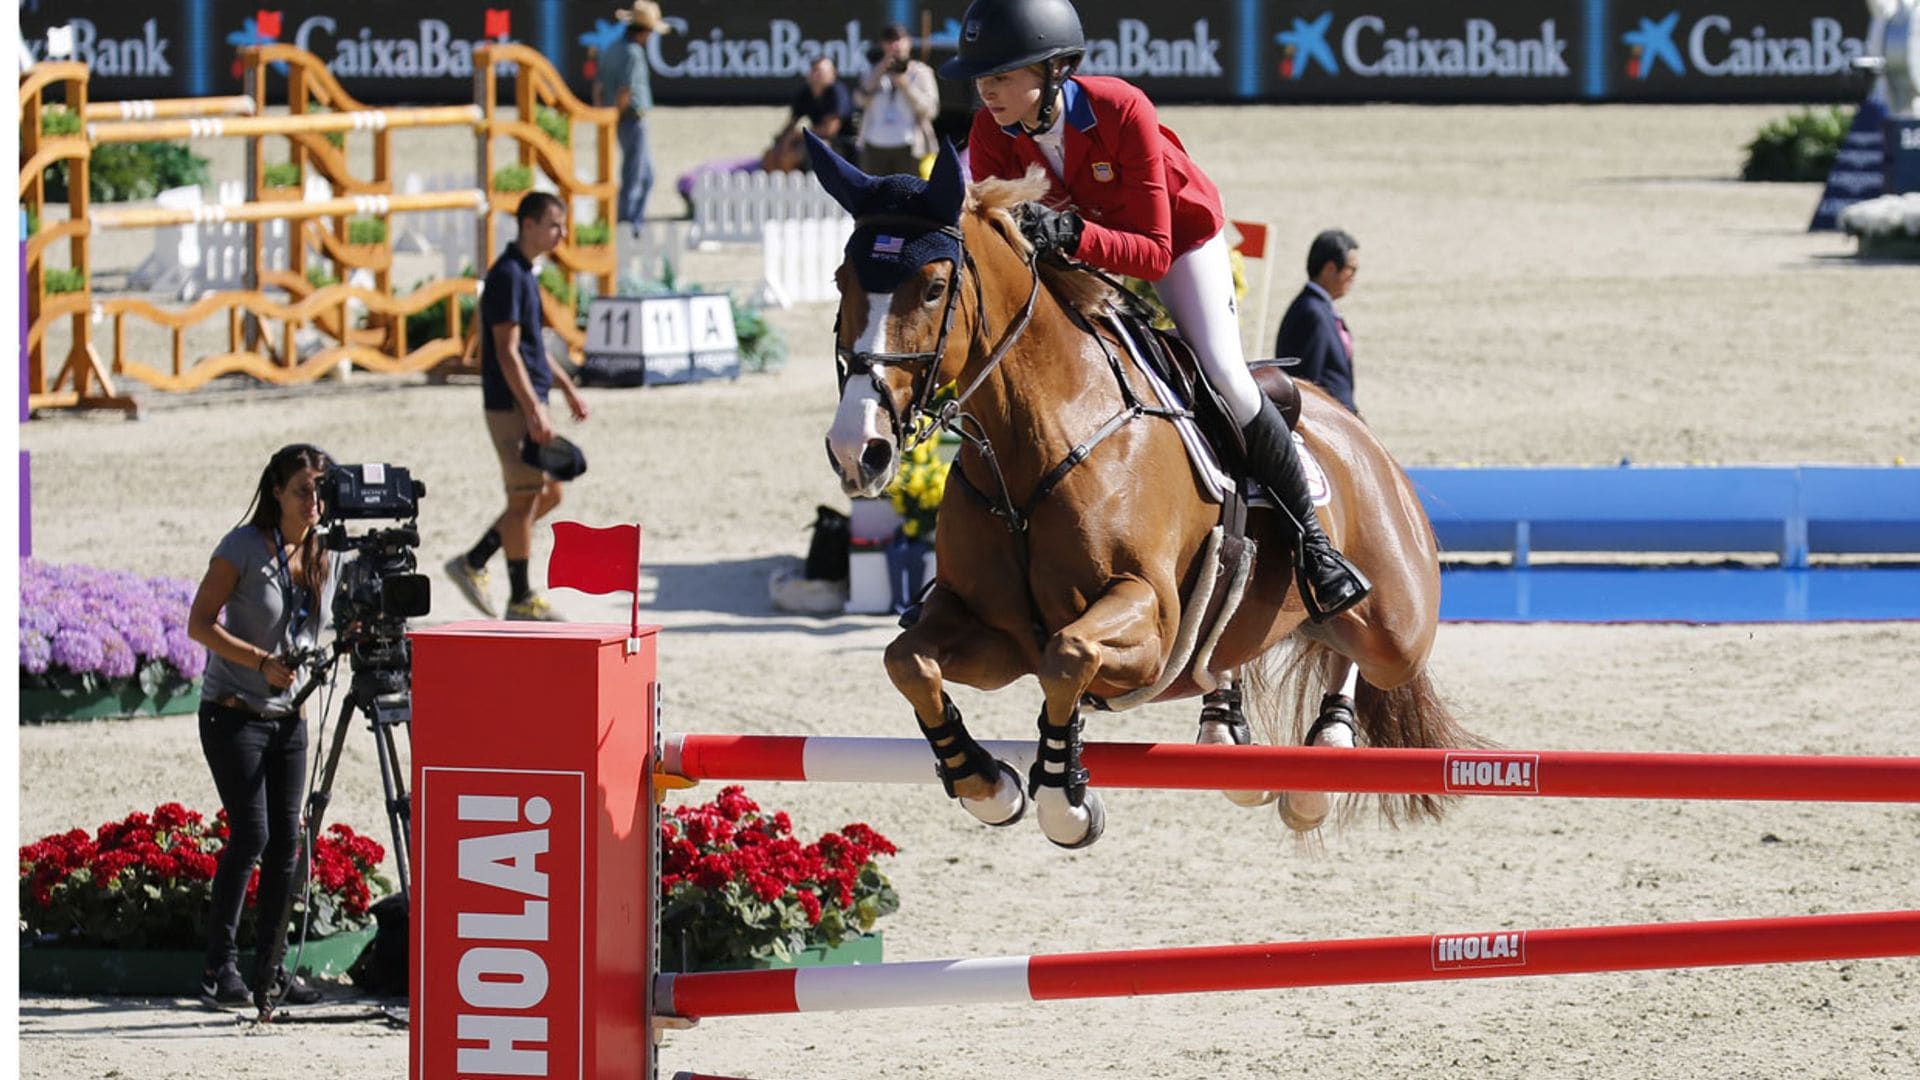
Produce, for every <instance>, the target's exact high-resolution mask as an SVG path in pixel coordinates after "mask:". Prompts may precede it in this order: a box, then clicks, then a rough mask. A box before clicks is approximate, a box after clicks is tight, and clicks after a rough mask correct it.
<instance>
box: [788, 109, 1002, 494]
mask: <svg viewBox="0 0 1920 1080" xmlns="http://www.w3.org/2000/svg"><path fill="white" fill-rule="evenodd" d="M807 150H808V152H809V153H810V154H811V155H812V158H813V171H814V175H815V176H816V177H818V178H819V180H820V184H821V186H822V187H824V188H825V189H826V191H827V193H828V194H829V195H831V196H833V198H834V200H835V201H836V202H838V203H839V204H840V205H841V206H843V207H845V208H846V210H847V212H848V213H850V214H852V215H853V218H854V228H853V236H852V238H850V239H849V240H848V241H847V247H846V260H845V261H844V262H843V263H841V265H840V272H839V275H838V284H839V288H840V311H839V314H838V316H837V318H836V320H835V326H834V352H835V356H836V359H837V363H838V367H839V373H840V408H839V411H838V412H837V413H835V414H834V419H833V427H832V428H831V429H830V430H829V431H828V432H827V457H828V459H829V460H830V461H831V462H832V463H833V470H834V472H836V473H837V474H839V476H840V485H841V487H843V488H844V489H845V490H846V492H847V494H849V495H861V496H873V495H878V494H879V493H880V492H881V491H882V490H883V489H885V488H886V486H887V484H888V483H889V482H890V481H891V480H892V479H893V474H894V471H895V470H896V469H897V468H898V466H899V463H900V454H901V450H902V447H903V445H904V444H905V442H906V440H907V439H909V438H911V437H912V436H913V434H914V429H915V425H916V424H917V423H918V421H919V420H920V418H921V417H922V416H924V415H925V414H926V413H927V411H928V409H929V407H930V405H931V404H932V401H933V395H934V392H935V391H936V390H937V389H938V388H939V387H941V386H943V385H945V384H946V383H948V382H950V381H951V380H952V379H953V377H954V374H955V373H956V372H957V370H958V367H959V365H961V364H963V363H964V362H965V359H966V351H967V343H966V342H965V341H964V340H960V341H956V342H955V343H954V346H955V347H954V349H953V353H954V356H953V358H952V360H951V361H949V359H948V355H947V354H948V351H949V350H948V332H949V331H950V330H952V329H953V324H954V315H955V313H956V311H957V310H958V307H959V296H960V290H959V288H958V286H959V279H960V268H961V267H962V265H964V263H965V261H966V248H965V243H964V242H963V240H962V239H961V233H960V213H961V208H962V205H963V203H964V202H965V200H966V184H965V182H964V181H963V180H962V179H961V176H960V162H959V159H958V157H957V156H956V155H955V154H954V152H953V147H952V146H943V147H942V149H941V152H940V157H939V160H938V161H937V162H936V164H935V165H934V169H933V176H932V179H931V180H922V179H920V178H919V177H917V176H869V175H867V174H866V173H864V172H862V171H860V170H859V169H858V168H856V167H855V166H853V165H851V164H849V163H848V162H847V161H846V160H845V159H843V158H841V157H840V155H838V154H836V153H834V152H833V150H832V149H831V148H829V147H828V146H827V145H826V144H825V143H823V142H821V141H820V140H819V139H817V138H814V137H813V136H812V135H811V134H809V135H808V138H807Z"/></svg>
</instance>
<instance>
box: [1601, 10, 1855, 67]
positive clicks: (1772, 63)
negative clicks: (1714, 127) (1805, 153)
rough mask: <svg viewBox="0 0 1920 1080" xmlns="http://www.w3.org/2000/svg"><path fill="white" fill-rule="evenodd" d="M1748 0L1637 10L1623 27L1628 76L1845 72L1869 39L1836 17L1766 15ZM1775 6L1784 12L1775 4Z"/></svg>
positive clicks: (1621, 36) (1623, 43) (1624, 63)
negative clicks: (1725, 6)
mask: <svg viewBox="0 0 1920 1080" xmlns="http://www.w3.org/2000/svg"><path fill="white" fill-rule="evenodd" d="M1768 14H1769V12H1764V11H1762V12H1756V11H1753V10H1750V9H1748V8H1746V7H1744V6H1743V7H1739V8H1733V9H1731V10H1715V9H1705V8H1702V9H1684V8H1676V9H1671V10H1667V11H1663V12H1658V13H1649V14H1644V15H1640V16H1638V17H1633V19H1632V22H1631V24H1630V25H1629V26H1628V29H1626V30H1625V31H1624V32H1622V33H1621V35H1620V42H1621V44H1622V45H1623V46H1625V48H1626V55H1625V59H1624V62H1623V70H1622V74H1623V75H1625V77H1626V79H1627V81H1628V82H1629V83H1636V82H1654V83H1658V82H1660V81H1662V80H1676V79H1678V80H1684V79H1689V78H1706V79H1726V78H1765V79H1806V78H1815V79H1817V78H1832V77H1842V76H1847V75H1849V74H1850V73H1851V72H1852V71H1853V62H1854V60H1856V59H1858V58H1859V57H1860V56H1861V55H1863V54H1864V53H1865V52H1866V43H1865V42H1864V41H1863V40H1862V39H1861V37H1860V36H1858V35H1857V34H1855V33H1854V32H1852V31H1851V30H1850V29H1849V27H1848V26H1847V25H1846V24H1845V23H1843V22H1841V21H1840V20H1839V19H1837V18H1832V17H1830V16H1825V15H1815V16H1811V17H1808V16H1805V15H1802V16H1800V17H1798V18H1793V17H1784V18H1771V19H1770V18H1768V17H1767V15H1768ZM1771 14H1773V15H1779V14H1780V13H1779V12H1778V11H1777V10H1776V11H1772V12H1771Z"/></svg>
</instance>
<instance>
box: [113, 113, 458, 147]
mask: <svg viewBox="0 0 1920 1080" xmlns="http://www.w3.org/2000/svg"><path fill="white" fill-rule="evenodd" d="M481 118H482V117H481V111H480V107H479V106H478V105H436V106H430V107H421V108H412V109H366V110H363V111H357V112H328V113H303V114H301V115H299V116H234V117H221V116H203V117H181V118H178V119H168V120H121V121H110V122H104V123H97V124H88V125H87V138H88V139H89V140H90V141H92V142H93V143H94V144H95V145H105V144H107V143H130V142H156V141H159V142H170V141H173V140H177V139H220V138H229V137H230V138H256V137H259V136H262V135H300V134H314V135H324V134H327V133H329V132H336V131H387V130H393V131H398V130H401V129H403V128H424V127H471V126H473V125H476V124H478V123H480V121H481Z"/></svg>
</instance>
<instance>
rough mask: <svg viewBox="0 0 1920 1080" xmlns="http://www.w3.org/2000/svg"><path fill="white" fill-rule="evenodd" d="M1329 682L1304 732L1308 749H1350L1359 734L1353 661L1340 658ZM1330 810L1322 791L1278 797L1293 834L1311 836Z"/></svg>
mask: <svg viewBox="0 0 1920 1080" xmlns="http://www.w3.org/2000/svg"><path fill="white" fill-rule="evenodd" d="M1330 674H1331V676H1332V677H1331V679H1330V680H1329V682H1330V683H1331V684H1332V685H1334V686H1335V687H1337V689H1334V690H1332V691H1330V692H1329V693H1328V694H1327V695H1326V696H1325V697H1323V698H1321V699H1320V715H1319V716H1317V717H1316V718H1315V719H1314V721H1313V726H1312V727H1309V728H1308V729H1307V737H1306V739H1305V742H1306V745H1308V746H1336V747H1345V748H1347V749H1352V748H1353V746H1354V744H1355V743H1354V740H1355V736H1356V735H1357V734H1358V733H1359V722H1358V721H1357V720H1356V719H1355V717H1354V710H1353V696H1354V693H1355V691H1356V690H1357V689H1358V686H1359V681H1360V671H1359V669H1358V668H1357V667H1355V666H1354V663H1353V661H1351V660H1348V659H1346V658H1345V657H1341V658H1339V660H1338V661H1336V662H1335V664H1334V666H1333V670H1332V672H1331V673H1330ZM1332 810H1333V799H1332V797H1331V796H1329V795H1328V794H1327V793H1326V792H1324V791H1288V792H1283V793H1281V795H1280V820H1281V821H1283V822H1286V825H1287V828H1289V829H1292V830H1293V831H1295V832H1310V831H1312V830H1314V829H1317V828H1319V827H1320V824H1321V823H1322V822H1324V821H1326V820H1327V815H1328V814H1329V813H1331V812H1332Z"/></svg>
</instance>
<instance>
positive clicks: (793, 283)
mask: <svg viewBox="0 0 1920 1080" xmlns="http://www.w3.org/2000/svg"><path fill="white" fill-rule="evenodd" d="M852 235H853V219H852V218H850V217H847V216H846V215H844V214H842V215H841V216H840V217H838V218H810V219H807V220H802V221H793V220H788V221H769V222H767V223H766V224H764V225H762V226H761V233H760V245H761V267H762V271H761V272H762V275H763V276H764V277H765V278H766V293H767V298H768V299H769V300H771V301H773V302H774V303H776V304H778V305H780V306H781V307H789V306H791V305H793V304H821V303H831V302H833V301H834V300H837V299H838V298H839V296H840V293H839V291H838V290H837V289H836V288H835V287H834V282H833V275H834V272H835V271H836V270H838V269H839V268H840V260H841V255H842V252H843V250H844V249H845V248H846V246H847V238H848V237H849V236H852Z"/></svg>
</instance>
